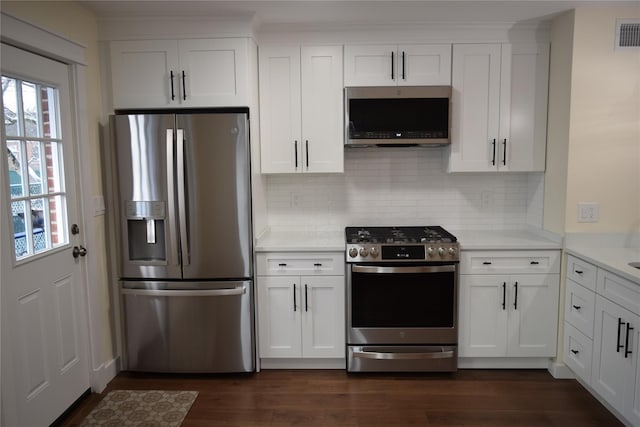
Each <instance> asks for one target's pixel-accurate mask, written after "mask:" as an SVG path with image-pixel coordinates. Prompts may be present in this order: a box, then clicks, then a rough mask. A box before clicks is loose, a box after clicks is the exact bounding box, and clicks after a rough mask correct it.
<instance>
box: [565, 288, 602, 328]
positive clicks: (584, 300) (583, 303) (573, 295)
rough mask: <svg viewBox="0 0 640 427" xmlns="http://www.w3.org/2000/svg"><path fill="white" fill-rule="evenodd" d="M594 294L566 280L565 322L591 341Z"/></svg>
mask: <svg viewBox="0 0 640 427" xmlns="http://www.w3.org/2000/svg"><path fill="white" fill-rule="evenodd" d="M595 304H596V294H595V293H594V292H593V291H590V290H589V289H587V288H584V287H582V286H580V285H579V284H577V283H576V282H574V281H572V280H567V293H566V298H565V307H564V313H565V314H564V315H565V320H566V321H567V322H569V323H571V324H572V325H573V326H574V327H576V328H577V329H578V330H579V331H580V332H582V333H583V334H585V335H586V336H588V337H589V338H591V339H593V319H594V315H595Z"/></svg>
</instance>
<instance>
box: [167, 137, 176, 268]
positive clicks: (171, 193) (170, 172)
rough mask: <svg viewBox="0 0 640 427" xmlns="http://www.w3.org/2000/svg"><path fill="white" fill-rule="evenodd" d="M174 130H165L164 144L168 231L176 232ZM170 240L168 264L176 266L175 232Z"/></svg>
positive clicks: (168, 244)
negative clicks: (165, 144)
mask: <svg viewBox="0 0 640 427" xmlns="http://www.w3.org/2000/svg"><path fill="white" fill-rule="evenodd" d="M173 135H174V130H173V129H167V130H166V142H167V198H168V200H169V203H167V206H168V209H169V222H170V224H169V227H168V228H169V230H176V224H175V220H176V212H175V200H176V192H175V189H176V182H175V172H174V170H175V157H174V156H175V154H174V153H175V150H174V147H175V145H174V141H173ZM170 233H171V236H170V237H171V238H170V239H168V243H167V246H168V247H167V250H168V253H169V254H170V256H171V259H169V264H171V265H178V264H179V261H178V246H177V245H178V242H177V236H176V234H175V231H170Z"/></svg>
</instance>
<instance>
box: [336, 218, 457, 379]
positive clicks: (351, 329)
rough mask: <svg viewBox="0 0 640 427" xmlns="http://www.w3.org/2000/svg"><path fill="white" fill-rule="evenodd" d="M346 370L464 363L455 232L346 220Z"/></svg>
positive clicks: (447, 367) (432, 368)
mask: <svg viewBox="0 0 640 427" xmlns="http://www.w3.org/2000/svg"><path fill="white" fill-rule="evenodd" d="M346 262H347V334H346V337H347V370H348V371H349V372H397V371H405V372H437V371H444V372H451V371H455V370H456V369H457V357H458V355H457V352H458V351H457V344H458V327H457V325H458V263H459V246H458V242H457V239H456V237H455V236H453V235H452V234H451V233H449V232H447V231H446V230H444V229H443V228H442V227H439V226H428V227H347V228H346Z"/></svg>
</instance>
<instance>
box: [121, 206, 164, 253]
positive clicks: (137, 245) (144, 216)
mask: <svg viewBox="0 0 640 427" xmlns="http://www.w3.org/2000/svg"><path fill="white" fill-rule="evenodd" d="M125 217H126V220H127V231H128V241H129V245H128V246H129V260H130V261H160V262H163V261H166V260H167V245H166V238H165V234H166V233H165V232H166V227H165V220H166V205H165V202H158V201H154V202H148V201H146V202H139V201H131V200H127V201H126V202H125Z"/></svg>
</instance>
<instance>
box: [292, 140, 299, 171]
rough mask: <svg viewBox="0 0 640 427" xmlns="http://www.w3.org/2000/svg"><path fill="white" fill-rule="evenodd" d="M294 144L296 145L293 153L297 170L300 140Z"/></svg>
mask: <svg viewBox="0 0 640 427" xmlns="http://www.w3.org/2000/svg"><path fill="white" fill-rule="evenodd" d="M293 144H294V147H293V151H294V156H295V161H296V169H298V140H297V139H296V140H295V141H293Z"/></svg>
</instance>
